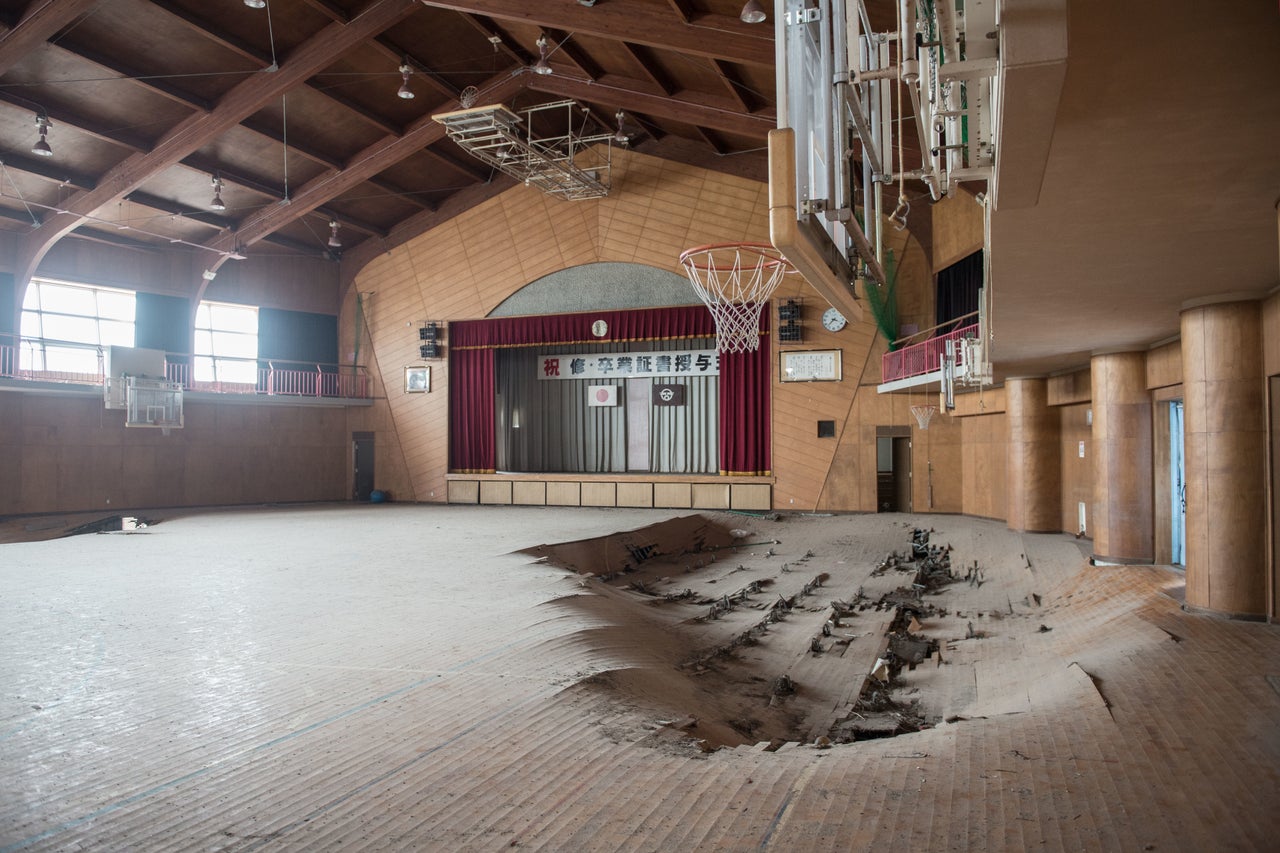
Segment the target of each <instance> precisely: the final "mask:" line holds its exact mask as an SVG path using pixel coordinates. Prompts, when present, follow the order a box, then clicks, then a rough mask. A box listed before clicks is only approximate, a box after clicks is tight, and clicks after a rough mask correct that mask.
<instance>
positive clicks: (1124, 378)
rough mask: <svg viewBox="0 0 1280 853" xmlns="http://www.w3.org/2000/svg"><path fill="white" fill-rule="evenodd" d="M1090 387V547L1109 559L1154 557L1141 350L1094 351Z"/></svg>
mask: <svg viewBox="0 0 1280 853" xmlns="http://www.w3.org/2000/svg"><path fill="white" fill-rule="evenodd" d="M1089 373H1090V380H1091V385H1092V387H1093V439H1092V450H1093V518H1092V519H1091V521H1090V530H1092V531H1093V552H1094V555H1095V557H1096V558H1097V559H1099V560H1103V561H1105V562H1114V563H1150V562H1152V561H1154V560H1155V540H1154V535H1155V533H1154V527H1153V519H1152V488H1153V483H1152V475H1151V394H1150V393H1149V392H1148V391H1147V356H1146V353H1144V352H1124V353H1112V354H1108V355H1095V356H1094V357H1093V358H1092V359H1091V360H1090V362H1089Z"/></svg>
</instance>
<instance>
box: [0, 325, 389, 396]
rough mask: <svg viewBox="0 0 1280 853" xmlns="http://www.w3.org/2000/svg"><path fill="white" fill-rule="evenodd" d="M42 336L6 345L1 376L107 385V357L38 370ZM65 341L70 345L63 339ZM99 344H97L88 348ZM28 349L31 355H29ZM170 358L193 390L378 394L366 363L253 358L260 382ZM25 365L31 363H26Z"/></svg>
mask: <svg viewBox="0 0 1280 853" xmlns="http://www.w3.org/2000/svg"><path fill="white" fill-rule="evenodd" d="M40 345H41V342H40V341H37V340H27V339H25V338H24V339H23V342H22V345H21V346H16V345H14V344H0V378H3V379H21V380H27V381H31V382H67V383H72V384H77V385H102V384H103V383H104V381H105V380H104V378H103V373H102V358H101V356H100V355H99V358H98V366H99V368H98V372H97V373H71V372H66V371H57V370H36V369H33V368H32V367H30V365H32V364H36V363H37V362H38V359H36V358H35V355H34V353H35V351H36V350H38V349H39V347H40ZM59 346H64V345H62V344H59ZM85 348H86V349H95V350H96V349H97V347H92V346H90V347H85ZM23 349H26V350H27V351H28V352H27V353H26V357H25V358H24V357H23ZM170 359H172V360H166V362H165V371H164V372H165V378H166V379H168V380H169V381H170V382H177V383H179V384H180V385H182V387H183V388H184V389H186V390H187V391H194V392H199V393H205V394H257V395H262V396H270V397H282V396H287V397H341V398H347V399H355V400H367V399H369V398H370V397H371V396H372V395H371V392H370V386H369V376H368V374H367V373H366V372H365V369H364V368H363V367H359V366H355V367H353V366H351V365H337V364H314V365H308V366H306V367H305V368H304V367H299V366H297V363H296V362H291V365H294V366H290V367H276V366H275V365H274V364H272V363H271V362H267V366H266V367H262V366H261V363H260V362H258V361H253V364H254V372H255V375H256V381H254V382H222V381H219V382H209V381H204V380H199V379H196V378H195V376H194V372H193V370H192V367H191V361H192V359H191V357H190V356H184V355H176V356H175V355H172V354H171V355H170ZM24 365H25V366H24Z"/></svg>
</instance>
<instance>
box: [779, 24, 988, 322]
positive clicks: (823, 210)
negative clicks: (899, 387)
mask: <svg viewBox="0 0 1280 853" xmlns="http://www.w3.org/2000/svg"><path fill="white" fill-rule="evenodd" d="M868 5H869V0H775V3H774V12H775V14H774V23H775V32H776V39H775V46H776V51H777V58H776V71H777V85H778V92H777V95H778V129H777V130H776V131H773V132H772V133H770V136H769V228H770V239H771V240H772V242H773V244H774V245H775V246H776V247H777V248H778V249H779V250H780V251H781V252H782V253H783V254H784V255H785V256H786V257H787V259H788V260H789V261H790V262H791V263H792V264H793V265H795V267H796V268H797V269H798V270H799V271H800V272H801V273H802V274H803V275H804V277H805V278H806V279H807V280H808V281H809V283H810V284H811V285H812V286H813V287H814V289H815V290H817V291H818V292H819V293H820V294H822V295H823V296H824V297H826V298H827V300H828V301H829V302H830V303H831V304H832V305H833V306H834V307H836V308H837V309H839V310H840V311H841V312H842V313H844V314H845V315H846V317H848V318H849V319H853V320H856V319H858V318H860V317H861V315H862V310H861V306H860V305H858V304H857V303H858V299H857V295H856V292H855V291H854V288H853V283H854V280H855V279H857V278H862V279H864V280H867V281H871V282H877V283H884V282H885V273H884V269H883V266H882V263H883V258H884V240H883V228H884V227H885V226H886V225H890V226H895V227H898V228H901V227H903V226H904V225H905V223H906V214H907V211H908V210H909V202H910V201H915V200H917V199H920V198H922V197H924V198H931V199H932V200H935V201H936V200H937V199H940V198H941V197H942V196H944V195H946V194H948V193H952V192H955V191H956V188H957V186H958V184H959V183H961V182H970V181H977V182H982V187H981V189H983V190H985V189H987V186H986V183H987V181H988V180H989V178H990V175H991V167H992V162H993V160H994V156H995V154H994V152H995V140H994V139H993V135H992V134H993V131H992V128H993V127H994V126H995V125H994V123H993V122H992V118H991V116H992V113H993V110H994V109H995V107H994V105H993V92H994V91H995V88H994V87H993V86H992V81H993V80H994V78H995V77H996V75H997V73H998V68H999V63H998V59H997V58H996V56H995V44H996V42H995V39H994V36H995V32H996V30H997V21H996V6H997V3H996V0H966V2H964V3H963V4H961V3H960V0H939V2H920V0H903V2H879V3H875V4H874V5H872V6H871V12H872V13H871V14H869V13H868ZM895 191H896V192H895ZM886 194H888V195H889V198H891V199H892V198H894V197H895V195H896V198H897V201H898V204H897V207H896V208H895V209H893V210H892V211H888V210H885V203H884V201H883V197H884V196H885V195H886ZM891 204H892V202H891ZM988 292H989V291H988ZM850 303H853V305H852V307H851V308H850V307H848V306H850ZM983 339H984V341H985V340H986V334H985V330H984V334H983Z"/></svg>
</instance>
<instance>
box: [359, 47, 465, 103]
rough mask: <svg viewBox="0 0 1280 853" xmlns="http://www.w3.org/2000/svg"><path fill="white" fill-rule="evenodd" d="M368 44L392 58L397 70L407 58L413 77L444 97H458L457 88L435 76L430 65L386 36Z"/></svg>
mask: <svg viewBox="0 0 1280 853" xmlns="http://www.w3.org/2000/svg"><path fill="white" fill-rule="evenodd" d="M369 44H370V45H371V46H372V47H373V48H374V49H375V50H377V51H378V52H379V53H381V54H382V55H383V56H385V57H386V58H388V59H390V60H392V61H393V62H394V63H395V64H396V69H397V70H398V69H399V68H400V64H401V63H402V62H404V61H405V60H408V61H409V65H410V67H412V68H413V70H414V72H416V73H415V75H414V78H413V79H418V80H421V81H422V82H423V83H425V84H426V85H428V86H430V87H431V88H432V89H435V90H436V92H438V93H439V94H441V95H442V96H444V97H446V98H456V97H458V90H457V89H455V88H453V87H452V86H450V85H449V84H448V83H446V82H445V81H444V80H441V79H440V78H439V77H437V76H436V72H435V71H433V70H432V68H431V66H430V65H428V64H427V63H425V62H423V61H422V60H421V59H419V58H418V57H417V56H414V55H413V54H412V53H411V52H410V51H408V50H405V49H404V48H402V47H400V46H399V45H398V44H396V43H395V42H393V41H392V40H391V39H389V38H387V37H386V36H378V37H377V38H375V39H373V40H371V41H370V42H369Z"/></svg>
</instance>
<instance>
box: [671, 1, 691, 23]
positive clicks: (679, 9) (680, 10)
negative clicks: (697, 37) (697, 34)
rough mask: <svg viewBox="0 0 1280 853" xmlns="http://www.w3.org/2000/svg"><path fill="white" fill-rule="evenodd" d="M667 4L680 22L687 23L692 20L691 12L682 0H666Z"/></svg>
mask: <svg viewBox="0 0 1280 853" xmlns="http://www.w3.org/2000/svg"><path fill="white" fill-rule="evenodd" d="M667 5H669V6H670V7H671V11H673V12H675V13H676V15H678V16H679V17H680V20H681V21H682V22H684V23H686V24H687V23H689V22H690V21H692V20H693V12H691V11H690V10H689V6H688V4H686V3H685V2H684V0H667Z"/></svg>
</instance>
